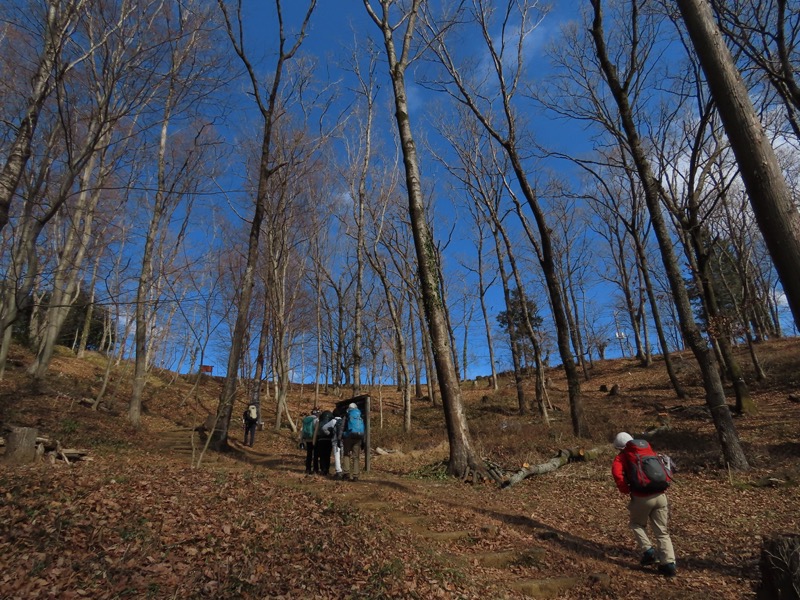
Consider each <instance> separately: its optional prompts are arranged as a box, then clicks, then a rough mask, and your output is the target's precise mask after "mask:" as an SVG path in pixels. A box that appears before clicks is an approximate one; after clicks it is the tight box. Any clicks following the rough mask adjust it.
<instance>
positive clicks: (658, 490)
mask: <svg viewBox="0 0 800 600" xmlns="http://www.w3.org/2000/svg"><path fill="white" fill-rule="evenodd" d="M242 421H243V422H244V427H245V445H246V446H252V445H253V436H254V435H255V428H256V423H257V421H258V419H257V411H256V407H255V406H253V405H251V406H249V407H248V408H247V410H245V412H244V414H243V415H242ZM298 441H299V446H300V448H301V449H304V450H305V451H306V464H305V466H306V475H324V476H326V477H329V476H330V475H331V473H330V469H331V454H333V459H334V460H333V465H334V473H333V478H334V479H350V480H351V481H357V480H358V474H359V466H360V462H361V450H362V448H363V446H364V419H363V417H362V415H361V411H360V410H359V408H358V406H357V405H356V404H355V403H354V402H351V403H350V404H349V405H348V407H347V409H346V411H345V412H344V413H342V414H334V413H333V412H332V411H329V410H323V411H320V410H319V409H317V408H315V409H313V410H312V411H311V412H310V413H308V414H306V415H303V418H302V426H301V427H300V435H299V440H298ZM614 447H615V448H616V449H617V450H618V451H619V454H617V456H616V457H615V458H614V461H613V464H612V467H611V473H612V475H613V478H614V482H615V483H616V485H617V488H618V489H619V491H620V493H621V494H624V495H625V496H628V497H629V498H630V501H629V503H628V512H629V517H630V520H629V524H630V528H631V530H632V531H633V535H634V538H635V540H636V544H637V546H638V549H639V552H640V553H641V554H640V556H641V561H640V562H641V564H642V566H647V565H656V566H657V567H658V572H659V573H661V574H662V575H665V576H666V577H673V576H674V575H675V574H676V572H677V569H676V568H675V551H674V550H673V547H672V540H671V538H670V535H669V531H668V527H667V522H668V519H669V505H668V502H667V496H666V493H665V492H666V491H667V488H668V487H669V484H670V482H671V481H672V476H673V473H674V472H675V463H674V462H673V461H672V459H671V458H670V457H669V456H667V455H664V454H657V453H656V452H654V451H653V449H652V448H651V447H650V444H649V443H647V442H646V441H644V440H638V439H634V438H633V436H632V435H630V434H629V433H627V432H625V431H622V432H620V433H618V434H617V436H616V437H615V438H614ZM342 458H344V461H343V460H342ZM343 463H344V464H345V466H346V472H345V471H344V470H343V469H342V464H343ZM648 525H649V526H650V527H651V528H652V530H653V533H654V534H655V544H653V542H651V541H650V538H649V537H648V536H647V527H648Z"/></svg>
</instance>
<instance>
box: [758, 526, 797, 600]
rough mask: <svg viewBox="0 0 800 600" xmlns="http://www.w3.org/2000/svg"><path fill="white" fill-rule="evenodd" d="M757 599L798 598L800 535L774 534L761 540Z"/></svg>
mask: <svg viewBox="0 0 800 600" xmlns="http://www.w3.org/2000/svg"><path fill="white" fill-rule="evenodd" d="M758 598H759V600H800V534H797V533H783V534H777V535H775V536H773V537H771V538H767V539H765V540H764V541H763V543H762V545H761V586H760V587H759V589H758Z"/></svg>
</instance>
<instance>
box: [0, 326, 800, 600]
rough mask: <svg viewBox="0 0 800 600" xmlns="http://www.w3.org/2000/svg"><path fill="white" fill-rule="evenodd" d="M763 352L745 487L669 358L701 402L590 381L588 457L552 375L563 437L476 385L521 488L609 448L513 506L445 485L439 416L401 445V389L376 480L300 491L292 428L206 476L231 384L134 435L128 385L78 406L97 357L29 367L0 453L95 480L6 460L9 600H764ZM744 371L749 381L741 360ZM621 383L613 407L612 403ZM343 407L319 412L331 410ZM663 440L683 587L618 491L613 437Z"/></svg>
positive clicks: (797, 350)
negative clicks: (33, 449) (34, 380)
mask: <svg viewBox="0 0 800 600" xmlns="http://www.w3.org/2000/svg"><path fill="white" fill-rule="evenodd" d="M757 352H758V356H759V359H760V360H761V362H762V366H763V367H764V369H765V371H766V373H767V376H768V377H767V379H766V380H765V381H763V382H755V381H754V378H753V377H752V376H751V375H748V377H747V382H748V384H750V389H751V393H752V396H753V398H754V399H755V400H756V403H757V406H758V413H757V414H756V415H753V416H743V417H737V418H736V419H735V423H736V427H737V430H738V433H739V436H740V438H741V441H742V445H743V448H744V450H745V453H746V455H747V458H748V460H749V462H750V465H751V469H750V470H749V471H745V472H737V471H728V470H727V469H725V468H724V465H723V464H722V461H721V457H720V451H719V445H718V443H717V440H716V435H715V431H714V426H713V424H712V422H711V420H710V418H709V416H708V413H707V411H706V410H705V408H704V399H703V394H702V390H701V389H700V388H699V375H698V372H697V369H696V366H695V365H694V361H693V360H692V358H691V355H690V354H688V353H683V355H682V356H681V355H675V357H674V358H675V360H676V364H677V366H678V370H679V377H680V379H681V381H682V383H683V384H684V385H685V386H686V387H687V390H688V391H689V393H690V397H689V398H688V399H684V400H678V399H676V397H675V394H674V393H673V392H672V390H671V389H670V388H669V385H668V380H667V378H666V374H665V371H664V368H663V364H662V362H661V361H660V360H658V361H656V363H655V364H654V365H653V366H652V367H650V368H642V367H640V366H638V364H637V363H636V362H635V361H632V360H624V359H623V360H613V361H599V362H595V363H594V365H592V367H591V369H590V370H589V372H588V373H589V375H590V379H589V380H588V381H584V382H583V384H582V385H583V392H584V401H585V410H586V414H587V415H588V418H589V421H590V426H591V434H592V438H591V439H589V440H578V439H575V438H574V437H573V436H572V434H571V427H570V419H569V410H568V403H567V399H566V386H565V384H564V379H563V375H562V374H561V372H560V371H559V370H557V369H553V370H551V372H550V378H551V379H552V381H551V384H550V397H551V401H552V402H553V404H554V406H555V408H556V410H554V411H552V413H551V415H552V416H553V423H552V424H551V426H549V427H547V426H545V425H544V424H543V423H542V422H541V419H540V417H539V416H538V415H536V414H535V413H529V414H527V415H524V416H520V415H519V414H518V411H517V400H516V394H515V391H514V388H513V386H512V385H510V383H509V382H503V384H502V385H501V388H500V390H498V391H497V392H495V391H493V390H489V389H487V388H486V381H485V380H482V381H479V382H477V383H474V382H466V383H465V384H464V401H465V404H466V410H467V415H468V418H469V426H470V431H471V434H472V436H473V438H474V442H475V445H476V447H477V448H478V449H479V451H480V452H481V454H482V456H484V457H485V458H487V459H490V460H491V461H493V462H494V463H497V464H500V465H502V466H503V467H504V468H505V469H507V470H508V472H509V473H511V472H514V471H516V470H517V469H519V468H520V466H521V465H523V464H525V463H527V464H531V465H535V464H540V463H544V462H546V461H547V460H548V459H550V458H551V457H553V456H554V455H555V454H556V453H557V452H558V450H559V449H561V448H574V447H578V446H581V447H585V448H598V449H600V450H601V454H600V456H599V458H597V459H596V460H591V461H586V462H573V463H569V464H567V465H565V466H563V467H562V468H560V469H558V470H556V471H554V472H552V473H548V474H544V475H538V476H532V477H529V478H527V479H526V480H524V481H523V482H521V483H520V484H518V485H516V486H513V487H509V488H506V489H501V488H500V487H498V486H497V485H496V484H491V483H476V484H470V483H464V482H461V481H459V480H454V479H451V478H448V477H446V476H445V475H444V473H443V467H442V466H441V465H442V462H443V461H446V459H447V456H448V449H447V442H446V440H447V438H446V434H445V431H444V424H443V423H444V419H443V416H442V410H441V408H440V407H436V406H432V405H431V403H430V401H427V400H418V401H414V403H413V415H412V421H413V430H412V432H411V433H403V431H402V415H401V414H400V410H399V407H400V405H399V397H398V394H397V392H396V391H395V390H394V389H389V388H383V389H381V390H378V389H374V390H370V393H371V395H372V398H373V406H372V414H371V428H372V429H371V431H372V443H371V446H372V451H373V452H372V455H371V471H370V472H369V473H366V474H364V475H363V476H362V478H361V479H360V480H359V481H358V482H349V481H334V480H333V479H329V478H324V477H316V476H312V477H306V476H305V475H304V472H303V471H304V466H303V459H304V452H303V451H301V450H299V449H298V448H297V443H296V434H294V433H292V431H291V430H290V428H289V426H288V425H287V424H286V423H284V425H283V427H282V428H281V429H280V431H278V432H274V431H270V430H266V429H265V430H264V431H259V432H257V434H256V443H255V446H254V448H252V449H251V448H244V447H243V446H242V445H241V435H242V432H241V430H240V429H238V425H234V426H233V427H232V429H231V433H230V441H231V452H227V453H224V454H216V453H211V452H208V453H205V454H204V455H203V460H202V462H201V464H200V465H199V466H198V464H197V462H198V458H199V451H200V449H201V448H200V444H201V438H200V436H199V435H198V434H195V433H194V432H193V431H192V428H193V427H194V426H196V425H197V424H199V423H202V421H203V420H204V419H205V417H206V416H207V415H208V414H209V413H210V412H211V411H213V410H214V409H215V407H216V401H217V398H218V395H219V390H220V381H219V380H218V379H216V378H210V377H205V378H203V379H202V381H201V383H200V385H198V386H196V387H193V386H192V384H193V380H192V379H191V378H187V377H175V376H173V375H172V374H170V373H154V374H153V375H152V376H151V378H150V380H149V382H148V386H147V388H146V400H145V414H144V416H143V424H142V426H141V427H140V428H138V429H134V428H132V427H131V426H129V425H128V424H127V421H126V419H125V407H126V403H127V398H128V394H129V392H130V387H129V380H130V370H129V369H130V367H129V366H126V365H121V366H119V367H117V368H115V371H114V374H113V378H112V381H111V384H110V387H109V392H108V396H107V400H105V401H104V403H103V404H102V405H101V410H98V411H93V410H91V409H90V408H88V407H87V406H85V405H84V404H83V403H81V399H83V398H93V397H94V396H95V395H96V394H97V392H98V390H99V386H100V380H101V377H102V373H103V370H104V367H105V361H104V359H103V358H102V357H100V356H90V357H88V358H86V359H83V360H79V359H76V358H74V357H72V356H71V355H70V354H69V353H68V352H67V351H66V350H63V351H61V352H59V354H58V356H57V358H56V359H55V361H54V363H53V367H52V369H51V374H50V375H49V376H48V379H47V380H46V381H45V382H44V384H42V385H39V386H38V387H37V388H33V387H32V386H31V382H30V381H29V380H28V379H27V377H26V376H25V375H24V366H25V365H26V361H27V360H28V359H29V357H28V356H27V355H26V354H25V352H24V351H23V350H21V349H16V350H15V351H14V353H13V354H12V356H11V359H10V365H9V368H8V370H7V371H6V374H5V377H4V379H3V380H2V381H0V435H3V430H6V429H7V428H8V427H9V426H11V425H18V426H30V427H36V428H37V429H38V430H39V435H43V436H47V437H49V438H51V439H58V440H60V441H61V442H62V444H63V445H64V446H65V447H66V446H69V447H79V448H85V449H86V450H88V457H87V458H88V460H83V461H78V462H75V463H72V464H67V463H65V462H64V461H63V460H56V461H55V462H52V461H50V460H47V459H46V458H45V460H41V461H38V462H36V463H34V464H30V465H25V466H11V465H8V464H4V463H3V462H2V460H0V598H2V599H6V598H8V599H11V598H23V599H27V598H59V599H61V598H364V599H367V598H375V599H377V598H419V599H428V598H480V599H482V600H487V599H495V598H523V597H530V596H535V597H557V598H573V599H580V598H615V599H616V598H636V599H638V598H643V597H653V596H656V595H657V596H658V597H659V598H660V599H661V600H669V599H675V600H678V599H681V600H684V599H698V600H699V599H703V600H711V599H739V598H755V597H756V588H757V585H758V582H759V579H760V573H759V555H760V551H761V543H762V540H763V539H764V538H766V537H768V536H771V535H772V534H775V533H785V532H792V533H800V511H798V506H800V502H798V501H799V500H800V487H798V481H800V427H798V424H799V423H800V403H798V402H796V401H794V400H793V398H796V396H795V395H796V394H798V393H800V368H799V367H800V340H797V339H787V340H778V341H774V342H769V343H764V344H761V345H759V346H758V347H757ZM740 359H741V361H742V364H743V365H746V364H747V365H749V362H747V361H749V356H748V354H747V353H746V352H745V351H744V350H742V353H741V355H740ZM748 373H749V371H748ZM614 384H617V385H618V386H619V390H620V392H619V394H618V395H615V396H609V395H608V394H607V393H605V392H601V391H600V388H601V386H606V387H607V388H610V387H611V386H612V385H614ZM530 388H531V389H530V396H531V397H533V392H532V383H531V386H530ZM313 396H314V390H313V389H311V388H309V386H294V387H293V388H292V390H291V394H290V402H289V405H290V412H291V414H292V417H293V419H297V417H298V416H299V415H300V414H301V413H302V412H305V411H306V410H308V409H309V408H310V407H311V406H312V404H313ZM344 397H346V395H344V396H341V398H344ZM341 398H340V397H336V396H333V395H327V394H325V395H322V396H321V397H320V400H319V401H320V404H321V405H322V406H323V408H325V407H329V406H331V405H332V404H333V403H334V402H335V401H337V400H339V399H341ZM729 399H731V400H730V401H731V402H732V396H729ZM264 405H265V406H269V405H270V401H269V400H265V401H264ZM243 409H244V404H241V405H237V407H236V409H235V412H234V414H235V416H236V417H238V415H240V414H241V412H242V410H243ZM265 412H266V411H265ZM272 419H273V417H271V416H268V418H267V419H266V420H267V421H268V422H271V421H272ZM664 421H668V423H669V430H668V431H666V432H665V433H662V434H658V435H657V436H655V437H654V438H653V439H652V440H651V441H652V444H653V446H654V447H655V448H656V449H657V450H658V451H661V452H665V453H667V454H669V455H670V456H671V457H672V458H673V459H674V460H675V461H676V463H677V464H678V466H679V472H678V473H677V474H676V480H675V482H674V484H673V485H672V487H671V488H670V491H669V499H670V527H671V533H672V538H673V542H674V545H675V549H676V553H677V564H678V575H677V577H674V578H671V579H665V578H663V577H661V576H659V575H658V574H657V572H656V571H655V570H654V569H653V567H648V568H641V567H639V564H638V562H639V560H638V559H639V556H638V555H637V553H636V551H635V547H634V544H633V538H632V536H631V533H630V530H629V529H628V526H627V510H626V499H625V498H624V497H623V496H621V495H620V494H619V493H618V492H617V490H616V488H615V486H614V484H613V482H612V480H611V476H610V463H611V460H612V459H613V456H614V450H613V448H612V447H611V445H610V441H611V440H612V439H613V436H614V434H615V433H617V431H620V430H626V431H629V432H630V433H632V434H636V433H639V432H643V431H645V430H647V429H648V428H650V427H652V426H655V425H658V424H660V423H663V422H664ZM237 423H238V421H237ZM377 448H382V449H385V450H389V451H391V453H390V454H386V455H383V454H378V453H377V452H376V449H377Z"/></svg>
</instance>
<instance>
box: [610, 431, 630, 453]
mask: <svg viewBox="0 0 800 600" xmlns="http://www.w3.org/2000/svg"><path fill="white" fill-rule="evenodd" d="M632 439H633V436H631V434H630V433H626V432H624V431H620V432H619V433H618V434H617V437H615V438H614V448H616V449H617V450H622V449H623V448H624V447H625V444H627V443H628V442H630V441H631V440H632Z"/></svg>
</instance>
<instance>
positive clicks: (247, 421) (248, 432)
mask: <svg viewBox="0 0 800 600" xmlns="http://www.w3.org/2000/svg"><path fill="white" fill-rule="evenodd" d="M242 423H243V424H244V445H245V446H250V447H251V448H252V447H253V442H254V441H255V439H256V425H258V407H257V406H256V405H255V404H251V405H250V406H248V407H247V408H246V409H245V411H244V413H242Z"/></svg>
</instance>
